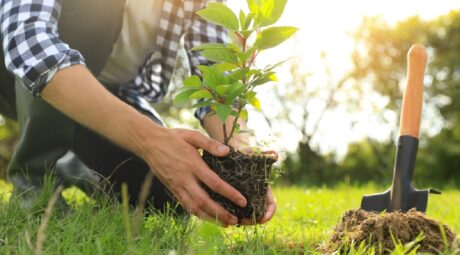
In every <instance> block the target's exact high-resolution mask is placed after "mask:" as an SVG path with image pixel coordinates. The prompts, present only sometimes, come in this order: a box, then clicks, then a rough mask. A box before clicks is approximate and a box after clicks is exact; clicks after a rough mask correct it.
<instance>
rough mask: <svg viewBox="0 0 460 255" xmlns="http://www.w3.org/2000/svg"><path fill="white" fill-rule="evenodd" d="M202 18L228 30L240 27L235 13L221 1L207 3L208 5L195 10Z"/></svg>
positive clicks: (235, 29)
mask: <svg viewBox="0 0 460 255" xmlns="http://www.w3.org/2000/svg"><path fill="white" fill-rule="evenodd" d="M196 13H197V14H198V15H199V16H200V17H202V18H203V19H204V20H206V21H209V22H211V23H214V24H217V25H220V26H223V27H225V28H227V29H228V30H230V31H237V30H238V29H239V28H240V24H239V21H238V18H237V17H236V15H235V13H233V11H232V10H231V9H230V8H228V7H227V6H226V5H225V4H222V3H209V4H208V7H207V8H205V9H202V10H199V11H197V12H196Z"/></svg>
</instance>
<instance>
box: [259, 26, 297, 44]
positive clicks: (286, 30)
mask: <svg viewBox="0 0 460 255" xmlns="http://www.w3.org/2000/svg"><path fill="white" fill-rule="evenodd" d="M297 30H298V29H297V28H295V27H288V26H283V27H270V28H267V29H265V30H263V31H261V32H260V33H259V35H258V36H257V39H256V43H255V46H256V47H257V48H258V49H259V50H265V49H269V48H273V47H275V46H277V45H279V44H280V43H282V42H284V41H285V40H286V39H288V38H289V37H291V36H292V35H293V34H294V33H295V32H296V31H297Z"/></svg>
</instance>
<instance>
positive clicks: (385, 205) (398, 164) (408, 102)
mask: <svg viewBox="0 0 460 255" xmlns="http://www.w3.org/2000/svg"><path fill="white" fill-rule="evenodd" d="M426 55H427V54H426V50H425V47H423V46H422V45H418V44H415V45H413V46H412V47H411V48H410V50H409V52H408V53H407V85H406V90H405V92H404V97H403V103H402V110H401V121H400V122H401V123H400V128H399V140H398V147H397V149H396V161H395V165H394V170H393V182H392V185H391V187H390V188H389V189H388V190H387V191H385V192H383V193H379V194H373V195H367V196H364V197H363V200H362V202H361V209H363V210H366V211H374V212H382V211H388V212H392V211H404V212H405V211H408V210H410V209H412V208H415V209H416V210H417V211H421V212H425V211H426V207H427V203H428V194H430V193H434V194H440V192H439V191H436V190H433V189H427V190H417V189H415V188H414V187H413V186H412V185H411V182H412V176H413V174H414V164H415V158H416V156H417V148H418V138H419V133H420V118H421V113H422V104H423V76H424V72H425V65H426V59H427V57H426Z"/></svg>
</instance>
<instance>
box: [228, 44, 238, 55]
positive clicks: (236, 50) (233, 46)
mask: <svg viewBox="0 0 460 255" xmlns="http://www.w3.org/2000/svg"><path fill="white" fill-rule="evenodd" d="M227 48H228V49H230V50H232V51H233V52H235V53H238V52H241V49H240V47H239V46H238V45H236V44H234V43H229V44H227Z"/></svg>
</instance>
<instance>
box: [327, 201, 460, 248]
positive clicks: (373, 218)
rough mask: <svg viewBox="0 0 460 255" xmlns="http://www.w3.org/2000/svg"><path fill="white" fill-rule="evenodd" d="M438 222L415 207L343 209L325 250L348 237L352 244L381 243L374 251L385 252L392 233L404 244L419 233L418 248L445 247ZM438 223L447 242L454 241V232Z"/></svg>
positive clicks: (390, 244) (346, 241)
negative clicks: (385, 210)
mask: <svg viewBox="0 0 460 255" xmlns="http://www.w3.org/2000/svg"><path fill="white" fill-rule="evenodd" d="M440 224H441V223H439V222H437V221H435V220H432V219H429V218H427V217H426V216H425V215H424V214H423V213H421V212H418V211H416V210H410V211H409V212H405V213H403V212H391V213H380V214H378V213H372V212H367V211H363V210H351V211H348V212H345V213H344V215H343V217H342V220H341V222H340V223H339V225H338V226H337V227H336V228H335V231H334V235H333V236H332V238H331V240H330V243H329V244H328V245H327V248H326V250H327V251H330V252H333V251H336V250H338V249H340V248H341V247H349V246H350V244H351V242H352V241H354V243H355V244H360V243H361V242H363V241H364V242H365V243H366V244H370V245H375V246H376V247H381V250H380V249H379V248H377V252H379V250H380V253H383V254H388V253H389V251H391V250H393V249H394V248H395V245H394V241H393V239H392V235H393V237H394V239H395V240H399V241H401V243H403V244H406V243H409V242H412V241H414V240H415V239H416V238H417V237H418V236H419V235H420V234H423V235H424V238H423V240H421V241H420V242H419V243H418V245H420V248H419V249H418V252H429V253H436V251H443V250H444V249H445V248H446V247H445V246H446V242H445V241H444V238H443V234H442V232H441V227H440V226H441V225H440ZM442 226H443V228H444V232H445V238H446V239H447V243H448V245H449V246H450V247H452V245H458V244H457V242H456V241H455V239H456V235H455V234H454V233H453V232H452V231H451V230H450V229H449V227H448V226H446V225H444V224H443V225H442ZM454 243H455V244H454ZM458 254H460V253H458Z"/></svg>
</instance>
